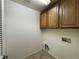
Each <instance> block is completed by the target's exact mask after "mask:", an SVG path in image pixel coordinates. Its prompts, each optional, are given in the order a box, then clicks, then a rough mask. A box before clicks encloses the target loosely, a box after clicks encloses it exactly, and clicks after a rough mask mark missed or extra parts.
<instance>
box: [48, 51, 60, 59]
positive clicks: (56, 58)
mask: <svg viewBox="0 0 79 59" xmlns="http://www.w3.org/2000/svg"><path fill="white" fill-rule="evenodd" d="M48 53H49V54H50V55H51V56H53V57H54V58H55V59H59V58H58V57H57V56H55V55H53V54H52V53H51V51H49V52H48Z"/></svg>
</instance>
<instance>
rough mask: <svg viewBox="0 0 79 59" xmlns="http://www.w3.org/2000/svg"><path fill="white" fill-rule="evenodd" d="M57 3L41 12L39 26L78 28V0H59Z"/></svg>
mask: <svg viewBox="0 0 79 59" xmlns="http://www.w3.org/2000/svg"><path fill="white" fill-rule="evenodd" d="M59 4H60V5H58V3H57V4H55V5H54V6H53V7H52V8H50V9H49V10H48V11H46V13H42V14H41V19H42V20H41V27H42V28H43V27H46V28H79V0H60V2H59ZM43 14H44V15H43Z"/></svg>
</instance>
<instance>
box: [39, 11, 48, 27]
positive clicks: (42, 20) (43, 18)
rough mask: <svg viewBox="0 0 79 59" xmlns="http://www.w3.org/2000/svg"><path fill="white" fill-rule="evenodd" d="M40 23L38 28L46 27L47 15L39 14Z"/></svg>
mask: <svg viewBox="0 0 79 59" xmlns="http://www.w3.org/2000/svg"><path fill="white" fill-rule="evenodd" d="M40 17H41V21H40V26H41V28H46V27H47V13H46V12H44V13H42V14H41V16H40Z"/></svg>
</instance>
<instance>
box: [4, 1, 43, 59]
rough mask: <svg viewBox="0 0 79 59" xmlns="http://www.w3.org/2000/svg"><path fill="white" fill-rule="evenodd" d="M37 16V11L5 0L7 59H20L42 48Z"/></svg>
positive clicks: (38, 14) (38, 13)
mask: <svg viewBox="0 0 79 59" xmlns="http://www.w3.org/2000/svg"><path fill="white" fill-rule="evenodd" d="M39 16H40V12H38V11H35V10H33V9H30V8H28V7H25V6H23V5H20V4H17V3H15V2H13V1H11V0H5V20H6V21H5V23H6V27H5V28H6V39H5V54H6V55H8V59H21V58H22V57H24V56H28V55H29V54H31V53H34V52H36V51H38V50H40V49H41V48H42V37H41V36H42V35H41V31H40V17H39ZM22 59H23V58H22Z"/></svg>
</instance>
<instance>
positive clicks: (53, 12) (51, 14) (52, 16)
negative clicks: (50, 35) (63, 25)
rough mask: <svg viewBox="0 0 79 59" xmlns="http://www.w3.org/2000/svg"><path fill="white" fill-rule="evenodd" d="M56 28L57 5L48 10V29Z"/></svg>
mask: <svg viewBox="0 0 79 59" xmlns="http://www.w3.org/2000/svg"><path fill="white" fill-rule="evenodd" d="M57 27H58V5H55V6H54V7H53V8H51V9H49V10H48V28H57Z"/></svg>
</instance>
